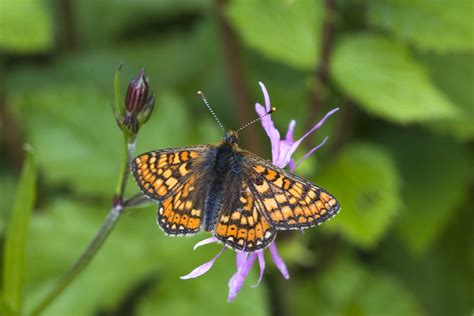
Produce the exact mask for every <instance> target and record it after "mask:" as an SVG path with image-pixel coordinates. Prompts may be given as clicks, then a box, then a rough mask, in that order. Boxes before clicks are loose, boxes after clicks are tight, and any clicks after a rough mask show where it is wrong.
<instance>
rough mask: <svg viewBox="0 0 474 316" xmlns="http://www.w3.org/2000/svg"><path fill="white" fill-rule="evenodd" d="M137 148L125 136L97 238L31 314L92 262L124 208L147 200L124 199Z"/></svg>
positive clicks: (36, 311)
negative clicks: (111, 194) (111, 197)
mask: <svg viewBox="0 0 474 316" xmlns="http://www.w3.org/2000/svg"><path fill="white" fill-rule="evenodd" d="M134 149H135V139H134V137H129V136H127V135H125V136H124V156H125V157H124V160H123V163H122V169H121V171H120V176H119V179H118V182H117V189H116V192H115V196H114V201H113V207H112V208H111V209H110V211H109V213H108V214H107V217H106V218H105V221H104V222H103V223H102V226H101V227H100V229H99V231H98V232H97V234H96V236H95V238H94V239H93V240H92V242H91V243H90V244H89V246H88V247H87V248H86V250H85V251H84V252H83V253H82V255H81V256H80V257H79V259H78V260H77V261H76V263H74V265H73V266H72V267H71V268H70V269H69V270H68V271H67V272H66V273H65V274H64V275H63V276H62V278H61V279H59V281H58V282H57V283H56V285H55V286H54V288H53V289H52V290H51V291H50V292H49V293H48V294H47V295H46V296H45V297H44V298H43V299H42V300H41V301H40V302H39V303H38V305H36V307H35V308H33V310H32V311H31V313H30V315H39V314H40V313H42V312H43V311H44V310H45V309H46V308H47V307H48V306H49V304H51V303H52V302H53V301H54V300H55V299H56V298H57V297H58V296H59V294H61V293H62V291H63V290H64V289H65V288H66V287H68V286H69V284H71V282H72V281H74V279H75V278H76V277H77V276H78V275H79V274H80V273H81V272H82V271H83V270H84V268H85V267H87V265H88V264H89V263H90V262H91V260H92V259H93V258H94V256H95V255H96V254H97V252H98V251H99V249H100V248H101V247H102V245H103V244H104V242H105V240H106V239H107V237H108V236H109V234H110V233H111V232H112V229H113V228H114V227H115V224H116V223H117V222H118V220H119V218H120V216H121V215H122V214H123V213H124V210H125V209H127V208H129V207H132V206H138V205H139V204H142V203H143V202H145V200H144V199H143V198H142V197H140V195H141V194H140V195H135V196H133V197H132V198H130V199H128V200H125V201H124V200H123V194H124V192H125V187H126V184H127V179H128V175H129V173H130V162H131V158H132V157H133V153H134Z"/></svg>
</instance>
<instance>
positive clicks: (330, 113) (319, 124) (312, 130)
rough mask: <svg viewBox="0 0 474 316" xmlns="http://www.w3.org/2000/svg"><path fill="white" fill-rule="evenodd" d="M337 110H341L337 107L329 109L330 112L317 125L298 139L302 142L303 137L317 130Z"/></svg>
mask: <svg viewBox="0 0 474 316" xmlns="http://www.w3.org/2000/svg"><path fill="white" fill-rule="evenodd" d="M337 111H339V108H335V109H332V110H331V111H329V112H328V113H326V115H325V116H324V117H323V118H322V119H321V120H320V121H319V122H318V123H316V125H314V126H313V127H312V128H311V129H310V130H309V131H308V132H307V133H306V134H304V135H303V137H301V138H300V139H298V141H297V142H299V143H301V142H302V141H303V139H305V138H306V137H308V136H309V135H310V134H311V133H313V132H314V131H315V130H317V129H318V128H320V127H321V126H322V125H323V124H324V122H326V120H327V119H328V118H329V117H330V116H331V115H333V114H334V113H336V112H337Z"/></svg>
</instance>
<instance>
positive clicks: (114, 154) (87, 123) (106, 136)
mask: <svg viewBox="0 0 474 316" xmlns="http://www.w3.org/2000/svg"><path fill="white" fill-rule="evenodd" d="M58 91H60V92H59V93H58ZM84 91H87V93H84ZM21 102H22V103H21V104H17V105H20V106H22V110H23V113H24V114H23V116H24V117H25V118H26V127H27V128H26V130H27V137H28V139H29V140H30V141H31V143H32V144H33V145H34V146H35V148H37V159H38V163H39V164H40V166H41V167H42V168H43V169H44V171H45V178H46V180H47V181H49V182H50V183H53V184H60V183H67V184H68V185H70V186H71V187H72V188H74V189H75V190H77V191H78V192H83V193H92V194H104V195H110V194H112V192H113V190H114V185H115V182H116V178H117V173H118V172H119V165H120V163H121V159H122V157H121V155H122V146H123V145H122V135H121V132H120V130H119V128H118V127H117V126H116V122H115V118H114V114H113V113H112V111H111V109H110V106H109V104H110V102H112V100H111V98H109V97H107V96H105V95H103V94H102V93H101V91H99V90H97V88H94V87H91V86H70V85H68V84H67V85H63V86H54V87H49V89H42V90H39V91H30V92H29V93H28V94H25V95H24V98H22V99H21ZM186 122H187V120H186V111H185V106H184V104H183V103H182V100H181V99H180V98H178V97H177V96H176V95H174V94H172V93H167V92H165V91H161V92H160V94H158V96H157V99H156V108H155V110H154V113H153V115H152V117H151V119H150V121H149V122H148V123H147V124H146V125H145V126H144V127H143V128H142V129H141V131H140V134H139V136H138V146H137V147H138V148H137V153H138V152H142V151H145V150H153V149H156V148H163V147H170V146H177V145H179V144H181V145H188V144H186V142H185V139H186V135H187V132H188V131H189V130H188V129H187V126H188V125H187V124H186ZM98 126H100V128H98ZM85 170H87V172H84V171H85ZM135 192H136V191H135Z"/></svg>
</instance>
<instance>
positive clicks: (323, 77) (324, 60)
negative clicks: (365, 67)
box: [305, 0, 336, 141]
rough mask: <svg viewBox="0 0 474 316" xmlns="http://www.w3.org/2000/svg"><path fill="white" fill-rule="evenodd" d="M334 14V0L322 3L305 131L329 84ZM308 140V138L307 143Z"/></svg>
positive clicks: (315, 114)
mask: <svg viewBox="0 0 474 316" xmlns="http://www.w3.org/2000/svg"><path fill="white" fill-rule="evenodd" d="M335 14H336V0H325V1H324V23H323V28H322V34H321V50H320V51H319V57H318V60H319V64H318V66H317V68H316V69H315V71H314V79H315V85H314V88H313V90H312V91H311V96H310V106H309V109H308V111H309V113H308V115H307V119H306V122H305V126H306V129H308V128H309V127H311V126H312V125H313V124H314V123H313V122H314V119H315V117H316V116H317V115H318V114H319V112H320V111H321V108H322V107H323V103H324V95H323V94H324V93H326V89H327V86H328V83H329V63H330V59H331V53H332V46H333V42H334V31H335V26H334V19H335ZM309 139H310V138H308V141H309Z"/></svg>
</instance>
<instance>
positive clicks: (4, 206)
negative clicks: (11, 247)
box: [0, 171, 18, 235]
mask: <svg viewBox="0 0 474 316" xmlns="http://www.w3.org/2000/svg"><path fill="white" fill-rule="evenodd" d="M17 181H18V179H15V176H14V174H13V172H7V171H1V172H0V192H2V198H1V199H0V235H3V232H4V230H5V227H6V225H7V220H8V216H9V213H10V209H11V207H12V204H13V199H14V197H15V188H16V186H17Z"/></svg>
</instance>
